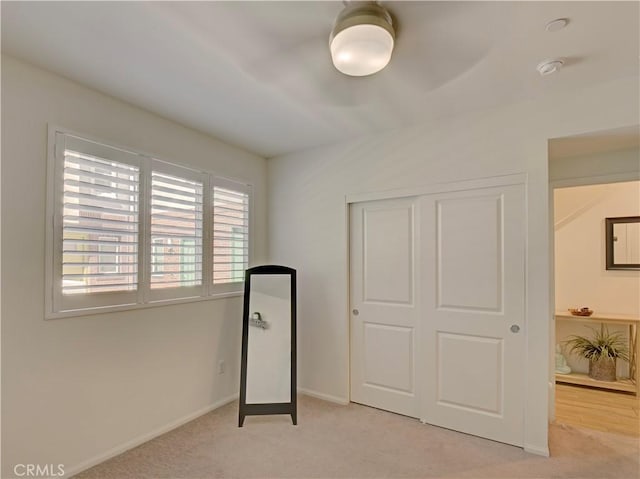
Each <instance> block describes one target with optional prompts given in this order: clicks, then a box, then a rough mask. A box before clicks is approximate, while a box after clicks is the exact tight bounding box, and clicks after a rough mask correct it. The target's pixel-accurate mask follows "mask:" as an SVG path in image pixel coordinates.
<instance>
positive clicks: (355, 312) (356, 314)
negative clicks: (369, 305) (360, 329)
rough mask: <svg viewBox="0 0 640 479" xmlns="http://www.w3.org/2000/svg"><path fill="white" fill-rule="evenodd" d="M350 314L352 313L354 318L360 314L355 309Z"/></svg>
mask: <svg viewBox="0 0 640 479" xmlns="http://www.w3.org/2000/svg"><path fill="white" fill-rule="evenodd" d="M351 312H352V313H353V315H354V316H358V315H359V314H360V311H358V310H357V309H354V310H353V311H351Z"/></svg>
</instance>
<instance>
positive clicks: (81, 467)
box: [63, 393, 238, 478]
mask: <svg viewBox="0 0 640 479" xmlns="http://www.w3.org/2000/svg"><path fill="white" fill-rule="evenodd" d="M236 399H238V394H237V393H236V394H233V395H231V396H227V397H226V398H223V399H220V400H219V401H216V402H214V403H213V404H210V405H208V406H205V407H203V408H202V409H198V410H197V411H195V412H192V413H191V414H187V415H186V416H183V417H181V418H179V419H176V420H175V421H171V422H170V423H169V424H166V425H164V426H162V427H159V428H158V429H154V430H153V431H151V432H148V433H146V434H142V435H141V436H138V437H136V438H134V439H131V440H130V441H126V442H124V443H122V444H120V445H118V446H116V447H114V448H112V449H109V450H108V451H106V452H104V453H102V454H98V455H97V456H94V457H92V458H91V459H88V460H86V461H83V462H81V463H80V464H78V465H76V466H73V467H69V468H65V474H64V476H63V477H65V478H67V477H72V476H74V475H75V474H78V473H80V472H82V471H86V470H87V469H89V468H91V467H93V466H95V465H98V464H100V463H101V462H104V461H106V460H107V459H111V458H112V457H114V456H117V455H118V454H122V453H123V452H125V451H128V450H129V449H133V448H134V447H137V446H139V445H140V444H143V443H145V442H147V441H150V440H151V439H153V438H156V437H158V436H161V435H162V434H165V433H167V432H169V431H171V430H173V429H175V428H177V427H180V426H182V425H183V424H186V423H188V422H189V421H193V420H194V419H196V418H198V417H200V416H202V415H204V414H207V413H208V412H211V411H213V410H214V409H218V408H219V407H222V406H224V405H226V404H229V403H230V402H233V401H235V400H236Z"/></svg>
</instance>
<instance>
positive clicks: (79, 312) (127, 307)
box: [44, 291, 244, 320]
mask: <svg viewBox="0 0 640 479" xmlns="http://www.w3.org/2000/svg"><path fill="white" fill-rule="evenodd" d="M240 296H244V291H232V292H228V293H218V294H212V295H211V296H197V297H191V298H178V299H165V300H158V301H153V302H149V303H136V304H120V305H117V306H104V307H99V308H85V309H71V310H66V311H59V312H55V313H54V312H50V313H45V316H44V319H45V320H49V319H63V318H74V317H78V316H93V315H95V314H105V313H114V312H119V311H134V310H137V309H148V308H158V307H162V306H173V305H176V304H185V303H197V302H201V301H215V300H218V299H227V298H235V297H240Z"/></svg>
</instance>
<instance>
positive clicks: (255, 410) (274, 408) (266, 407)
mask: <svg viewBox="0 0 640 479" xmlns="http://www.w3.org/2000/svg"><path fill="white" fill-rule="evenodd" d="M256 274H287V275H290V276H291V400H290V402H288V403H261V404H247V356H248V343H249V316H250V312H249V300H250V297H249V296H250V291H251V277H252V276H253V275H256ZM296 311H297V307H296V270H295V269H293V268H288V267H286V266H278V265H265V266H255V267H253V268H249V269H247V270H246V271H245V275H244V312H243V315H242V362H241V365H240V406H239V412H238V427H242V425H243V424H244V418H245V417H246V416H262V415H266V414H290V415H291V421H292V422H293V425H294V426H295V425H297V424H298V405H297V385H296V378H297V373H296Z"/></svg>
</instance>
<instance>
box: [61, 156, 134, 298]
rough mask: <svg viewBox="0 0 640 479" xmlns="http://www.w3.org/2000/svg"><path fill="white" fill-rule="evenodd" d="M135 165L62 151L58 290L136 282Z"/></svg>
mask: <svg viewBox="0 0 640 479" xmlns="http://www.w3.org/2000/svg"><path fill="white" fill-rule="evenodd" d="M139 174H140V172H139V168H138V167H136V166H131V165H128V164H125V163H120V162H117V161H111V160H106V159H103V158H97V157H93V156H90V155H86V154H82V153H79V152H76V151H73V150H69V149H65V151H64V173H63V194H62V202H63V210H62V294H63V295H70V294H80V293H98V292H115V291H135V290H136V289H137V287H138V265H137V263H138V226H139V217H138V211H139V208H138V205H139V197H138V196H139V195H138V192H139Z"/></svg>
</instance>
